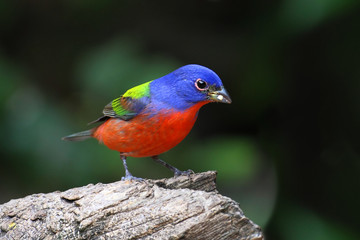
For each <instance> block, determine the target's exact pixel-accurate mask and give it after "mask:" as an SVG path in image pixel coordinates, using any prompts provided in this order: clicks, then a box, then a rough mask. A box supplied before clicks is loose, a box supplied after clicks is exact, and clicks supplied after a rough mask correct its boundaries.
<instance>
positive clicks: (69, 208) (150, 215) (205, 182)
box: [0, 172, 263, 239]
mask: <svg viewBox="0 0 360 240" xmlns="http://www.w3.org/2000/svg"><path fill="white" fill-rule="evenodd" d="M215 180H216V172H205V173H198V174H192V175H190V176H179V177H174V178H169V179H161V180H145V181H142V182H136V181H131V182H130V181H118V182H114V183H109V184H102V183H98V184H96V185H93V184H89V185H87V186H84V187H79V188H73V189H69V190H67V191H65V192H59V191H57V192H52V193H47V194H43V193H40V194H34V195H30V196H27V197H25V198H21V199H15V200H11V201H9V202H7V203H5V204H3V205H0V239H263V234H262V231H261V229H260V227H259V226H257V225H256V224H254V223H253V222H252V221H251V220H249V219H248V218H247V217H245V216H244V214H243V211H242V210H241V209H240V208H239V205H238V204H237V203H236V202H235V201H233V200H231V199H230V198H228V197H225V196H222V195H220V194H219V193H218V192H217V190H216V185H215Z"/></svg>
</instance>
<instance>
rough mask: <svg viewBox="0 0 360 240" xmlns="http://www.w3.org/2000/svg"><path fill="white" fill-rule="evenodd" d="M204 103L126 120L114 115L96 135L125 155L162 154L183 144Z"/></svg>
mask: <svg viewBox="0 0 360 240" xmlns="http://www.w3.org/2000/svg"><path fill="white" fill-rule="evenodd" d="M206 103H207V102H202V103H198V104H196V105H194V106H193V107H191V108H189V109H187V110H185V111H181V112H178V111H171V112H162V113H158V114H156V115H155V116H152V117H149V116H148V115H138V116H136V117H135V118H133V119H131V120H129V121H124V120H121V119H118V118H110V119H109V120H107V121H106V122H105V123H103V124H102V125H100V126H99V127H98V128H97V130H96V131H95V132H94V137H95V138H97V139H98V140H99V141H100V142H102V143H104V144H105V145H106V146H107V147H108V148H110V149H113V150H116V151H118V152H120V153H122V154H123V155H125V156H132V157H148V156H155V155H159V154H161V153H163V152H166V151H168V150H170V149H171V148H173V147H175V146H176V145H177V144H179V143H180V142H181V141H182V140H183V139H184V138H185V137H186V135H188V133H189V132H190V130H191V128H192V127H193V125H194V123H195V121H196V118H197V112H198V111H199V108H200V107H201V106H202V105H204V104H206Z"/></svg>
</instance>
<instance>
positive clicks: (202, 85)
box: [195, 78, 209, 91]
mask: <svg viewBox="0 0 360 240" xmlns="http://www.w3.org/2000/svg"><path fill="white" fill-rule="evenodd" d="M195 87H196V88H197V89H198V90H200V91H204V90H207V89H208V88H209V86H208V84H207V82H205V81H204V80H202V79H200V78H199V79H197V80H196V82H195Z"/></svg>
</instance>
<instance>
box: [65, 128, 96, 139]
mask: <svg viewBox="0 0 360 240" xmlns="http://www.w3.org/2000/svg"><path fill="white" fill-rule="evenodd" d="M95 130H96V128H93V129H89V130H86V131H83V132H78V133H74V134H71V135H69V136H66V137H63V138H62V140H65V141H84V140H85V139H88V138H91V137H92V136H93V133H94V132H95Z"/></svg>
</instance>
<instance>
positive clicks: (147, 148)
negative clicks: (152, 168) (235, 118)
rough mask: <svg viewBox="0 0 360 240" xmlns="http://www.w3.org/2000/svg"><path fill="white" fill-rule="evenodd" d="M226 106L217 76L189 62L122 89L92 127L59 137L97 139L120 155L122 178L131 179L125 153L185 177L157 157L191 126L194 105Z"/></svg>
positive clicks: (195, 112) (195, 110) (226, 98)
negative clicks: (123, 91) (123, 171)
mask: <svg viewBox="0 0 360 240" xmlns="http://www.w3.org/2000/svg"><path fill="white" fill-rule="evenodd" d="M211 102H220V103H227V104H230V103H231V102H232V101H231V98H230V96H229V94H228V92H227V91H226V89H225V88H224V86H223V83H222V81H221V79H220V77H219V76H218V75H217V74H216V73H215V72H214V71H212V70H211V69H209V68H207V67H204V66H201V65H198V64H188V65H185V66H182V67H180V68H178V69H176V70H174V71H173V72H170V73H169V74H167V75H165V76H163V77H160V78H158V79H155V80H152V81H148V82H146V83H143V84H141V85H138V86H135V87H133V88H131V89H129V90H127V91H126V92H125V93H124V94H123V95H121V96H119V97H117V98H115V99H114V100H113V101H111V102H110V103H109V104H107V105H106V106H105V107H104V109H103V115H102V116H101V117H99V118H98V119H96V120H95V121H92V122H90V123H89V124H95V123H98V125H97V126H95V127H94V128H92V129H89V130H86V131H82V132H78V133H74V134H71V135H69V136H66V137H63V138H62V139H63V140H66V141H82V140H85V139H88V138H96V139H97V140H98V141H99V142H100V143H103V144H104V145H105V146H107V147H108V148H109V149H111V150H115V151H118V152H119V153H120V159H121V160H122V163H123V166H124V169H125V176H124V177H122V178H121V180H140V181H141V180H143V179H142V178H138V177H134V176H133V175H132V174H131V172H130V171H129V169H128V167H127V163H126V161H127V157H151V158H152V159H153V160H154V161H155V162H158V163H160V164H161V165H163V166H165V167H167V168H168V169H170V170H171V171H172V172H173V173H174V176H179V175H190V174H192V173H194V172H193V171H192V170H190V169H189V170H187V171H181V170H179V169H177V168H176V167H173V166H172V165H170V164H168V163H167V162H165V161H163V160H162V159H160V158H159V155H160V154H162V153H164V152H167V151H168V150H170V149H172V148H173V147H175V146H176V145H177V144H179V143H180V142H181V141H182V140H183V139H184V138H185V137H186V136H187V135H188V134H189V132H190V130H191V129H192V127H193V125H194V123H195V121H196V119H197V116H198V112H199V109H200V108H201V107H202V106H204V105H205V104H207V103H211Z"/></svg>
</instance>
